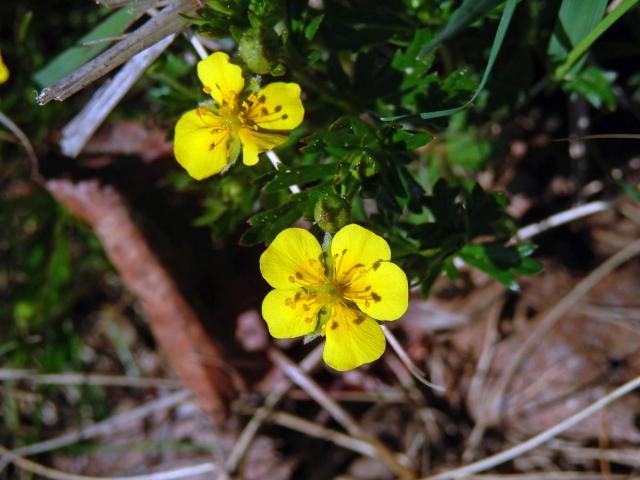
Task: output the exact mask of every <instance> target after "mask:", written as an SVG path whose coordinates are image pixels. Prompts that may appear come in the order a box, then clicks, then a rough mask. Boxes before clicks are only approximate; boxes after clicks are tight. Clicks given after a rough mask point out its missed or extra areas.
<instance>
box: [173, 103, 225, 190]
mask: <svg viewBox="0 0 640 480" xmlns="http://www.w3.org/2000/svg"><path fill="white" fill-rule="evenodd" d="M201 112H202V109H196V110H190V111H188V112H187V113H185V114H184V115H182V117H180V120H178V123H176V129H175V137H174V141H173V152H174V154H175V156H176V160H177V161H178V163H179V164H180V165H182V166H183V167H184V168H185V169H186V170H187V172H188V173H189V175H191V176H192V177H193V178H195V179H196V180H202V179H203V178H206V177H210V176H211V175H214V174H216V173H218V172H220V171H221V170H222V169H223V168H224V167H226V165H227V162H228V143H229V134H228V132H227V130H224V129H221V130H216V128H217V127H215V126H214V125H215V122H217V121H219V119H217V117H215V116H213V115H212V114H211V113H207V114H203V113H201ZM212 130H214V132H213V133H212Z"/></svg>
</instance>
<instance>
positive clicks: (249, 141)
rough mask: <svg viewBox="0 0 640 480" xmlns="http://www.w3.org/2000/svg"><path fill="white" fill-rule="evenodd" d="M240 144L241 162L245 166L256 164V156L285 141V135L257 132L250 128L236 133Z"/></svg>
mask: <svg viewBox="0 0 640 480" xmlns="http://www.w3.org/2000/svg"><path fill="white" fill-rule="evenodd" d="M238 135H239V136H240V141H241V142H242V161H243V162H244V164H245V165H255V164H256V163H258V154H259V153H262V152H266V151H267V150H271V149H272V148H275V147H277V146H278V145H280V144H282V143H284V142H286V141H287V137H286V136H285V135H278V134H276V133H263V132H257V131H255V130H252V129H250V128H241V129H240V130H239V132H238Z"/></svg>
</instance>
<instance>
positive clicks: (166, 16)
mask: <svg viewBox="0 0 640 480" xmlns="http://www.w3.org/2000/svg"><path fill="white" fill-rule="evenodd" d="M198 3H199V2H198V1H197V0H176V1H175V2H173V3H171V4H170V5H168V6H166V7H165V8H163V9H162V10H161V11H160V13H158V14H157V15H155V16H153V17H152V18H150V19H149V20H148V21H147V22H146V23H145V24H144V25H142V26H141V27H140V28H138V29H137V30H135V31H133V32H131V33H130V34H129V35H127V37H126V38H125V39H124V40H121V41H120V42H118V43H116V44H115V45H114V46H113V47H111V48H109V49H108V50H106V51H105V52H103V53H101V54H100V55H98V56H97V57H96V58H94V59H93V60H91V61H90V62H87V63H86V64H84V65H83V66H82V67H80V68H79V69H77V70H76V71H75V72H73V73H71V74H69V75H67V76H66V77H64V78H63V79H61V80H59V81H58V82H56V83H55V84H53V85H51V86H48V87H45V88H43V89H42V91H41V92H40V93H39V94H38V96H37V97H36V101H37V102H38V104H39V105H45V104H47V103H49V102H50V101H51V100H58V101H63V100H66V99H67V98H69V97H70V96H72V95H73V94H75V93H77V92H79V91H80V90H82V89H83V88H85V87H86V86H87V85H89V84H91V83H93V82H94V81H95V80H97V79H98V78H100V77H102V76H104V75H106V74H107V73H109V72H110V71H111V70H113V69H114V68H116V67H118V66H120V65H122V64H123V63H124V62H126V61H127V60H129V59H130V58H131V57H133V56H134V55H136V54H137V53H140V52H141V51H143V50H145V49H146V48H148V47H150V46H151V45H154V44H155V43H157V42H159V41H161V40H162V39H163V38H165V37H167V36H168V35H172V34H174V33H176V32H179V31H181V30H183V29H185V28H186V27H187V25H188V23H187V21H186V20H185V19H184V18H183V17H182V16H181V15H188V14H191V13H193V11H194V10H195V9H196V8H197V7H198Z"/></svg>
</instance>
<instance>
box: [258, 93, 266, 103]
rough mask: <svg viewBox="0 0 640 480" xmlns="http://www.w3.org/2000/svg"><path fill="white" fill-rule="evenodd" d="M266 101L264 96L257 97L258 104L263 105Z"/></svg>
mask: <svg viewBox="0 0 640 480" xmlns="http://www.w3.org/2000/svg"><path fill="white" fill-rule="evenodd" d="M266 101H267V97H265V96H264V95H260V96H259V97H258V103H264V102H266Z"/></svg>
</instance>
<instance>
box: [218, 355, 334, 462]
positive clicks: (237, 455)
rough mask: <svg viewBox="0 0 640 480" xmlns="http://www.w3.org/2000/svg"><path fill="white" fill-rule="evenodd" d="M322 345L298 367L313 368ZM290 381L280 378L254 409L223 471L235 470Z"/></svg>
mask: <svg viewBox="0 0 640 480" xmlns="http://www.w3.org/2000/svg"><path fill="white" fill-rule="evenodd" d="M323 348H324V347H323V346H322V345H318V346H317V347H316V348H314V349H313V350H312V351H311V353H309V354H308V355H307V356H306V357H305V358H304V359H303V360H302V362H300V368H301V369H302V370H303V371H305V372H310V371H312V370H314V369H315V368H316V367H317V366H318V365H319V364H320V361H321V360H322V350H323ZM291 386H292V383H291V381H289V380H288V379H286V378H285V379H282V381H280V382H279V383H277V384H276V385H274V387H273V388H272V389H271V391H270V392H269V395H267V398H266V399H265V402H264V405H263V406H262V407H260V408H259V409H257V410H256V413H255V414H254V415H253V417H252V418H251V420H250V421H249V423H248V424H247V425H246V426H245V427H244V430H242V433H241V434H240V436H239V437H238V440H237V441H236V443H235V444H234V446H233V449H232V450H231V453H230V454H229V456H228V457H227V461H226V462H225V471H226V472H228V473H233V472H235V471H236V469H237V468H238V466H239V465H240V462H241V461H242V458H243V457H244V455H245V453H246V452H247V450H248V448H249V447H250V446H251V442H253V439H254V438H255V436H256V433H258V429H259V428H260V425H262V423H263V422H264V421H265V420H266V419H267V418H268V416H269V414H270V413H271V410H272V409H273V407H275V406H276V405H277V403H278V402H279V401H280V399H281V398H282V397H283V396H284V394H285V393H287V390H289V388H291Z"/></svg>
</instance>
